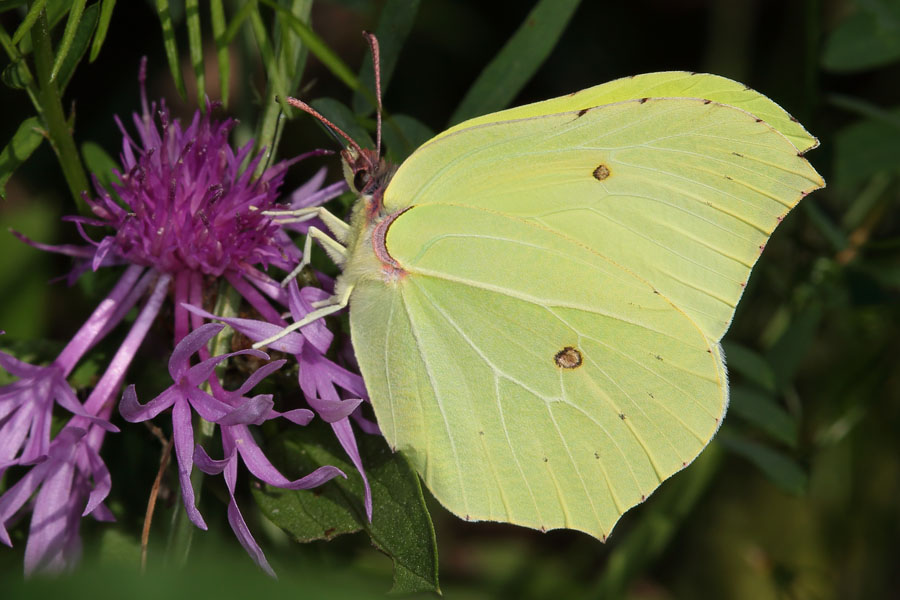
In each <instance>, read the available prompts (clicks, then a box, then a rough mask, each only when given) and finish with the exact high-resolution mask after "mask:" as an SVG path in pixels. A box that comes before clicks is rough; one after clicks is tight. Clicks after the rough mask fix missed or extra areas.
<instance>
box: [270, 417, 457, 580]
mask: <svg viewBox="0 0 900 600" xmlns="http://www.w3.org/2000/svg"><path fill="white" fill-rule="evenodd" d="M358 442H359V447H360V452H361V455H362V459H363V463H364V464H365V466H366V474H367V476H368V478H369V483H370V485H371V487H372V502H373V506H374V511H373V515H372V522H371V523H370V522H369V521H368V520H367V519H366V516H365V509H364V507H363V484H362V479H361V478H360V477H359V476H358V474H356V473H355V469H354V467H353V465H352V464H351V463H350V461H349V460H348V458H347V455H346V454H345V453H344V451H343V449H342V448H341V446H340V444H339V443H338V441H337V439H336V438H335V436H334V434H333V433H332V431H331V429H330V428H329V427H327V425H325V424H324V423H323V422H322V421H321V420H316V421H315V422H313V423H312V424H310V425H308V426H307V427H304V428H295V429H292V430H290V431H288V432H286V433H284V434H283V435H281V436H279V437H278V438H276V439H275V440H273V442H272V443H270V444H269V449H268V451H269V454H270V456H272V457H273V460H275V461H276V463H277V464H278V465H279V467H281V468H282V469H283V472H284V474H285V475H286V476H287V477H298V476H300V475H301V474H305V473H309V472H311V471H312V470H313V469H315V468H317V467H319V466H321V465H326V464H328V465H334V466H336V467H338V468H340V469H342V470H343V471H344V472H345V473H350V474H352V475H350V476H349V478H348V479H341V478H336V479H333V480H331V481H329V482H328V483H326V484H325V485H323V486H321V487H319V488H316V489H314V490H296V491H292V490H282V489H279V488H274V487H271V486H267V487H265V488H264V489H261V490H254V492H253V495H254V497H255V498H256V500H257V502H258V503H259V505H260V507H261V508H262V510H263V513H264V514H265V515H266V516H267V517H268V518H269V519H270V520H271V521H272V522H274V523H275V524H276V525H278V526H279V527H281V528H282V529H284V530H285V531H286V532H287V533H288V534H290V535H291V536H293V537H294V538H295V539H297V540H298V541H310V540H316V539H330V538H333V537H335V536H337V535H341V534H344V533H351V532H355V531H360V530H365V531H366V533H368V534H369V537H370V538H371V540H372V543H373V544H374V545H375V546H376V547H377V548H378V549H379V550H381V551H382V552H384V553H385V554H387V555H388V556H389V557H391V559H392V560H393V561H394V586H393V588H392V589H391V591H392V592H400V593H411V592H437V591H439V590H438V570H437V547H436V545H435V538H434V528H433V526H432V524H431V516H430V515H429V514H428V510H427V508H426V507H425V499H424V497H423V495H422V488H421V485H420V483H419V476H418V475H417V474H416V472H415V471H414V470H413V469H412V468H411V467H410V466H409V463H407V462H406V459H405V458H403V456H402V455H400V454H394V453H392V452H391V451H390V449H389V448H388V446H387V444H386V443H385V441H384V439H383V438H382V437H380V436H373V435H364V436H362V437H361V438H360V439H359V440H358Z"/></svg>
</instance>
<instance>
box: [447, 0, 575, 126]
mask: <svg viewBox="0 0 900 600" xmlns="http://www.w3.org/2000/svg"><path fill="white" fill-rule="evenodd" d="M579 4H580V0H540V1H539V2H538V3H537V4H536V5H535V7H534V8H533V9H531V12H529V13H528V16H526V17H525V21H524V22H523V23H522V24H521V25H520V26H519V28H518V29H517V30H516V32H515V33H514V34H513V36H512V37H511V38H509V40H508V41H507V42H506V44H505V45H504V46H503V48H502V49H501V50H500V52H498V53H497V56H495V57H494V59H493V60H492V61H491V62H490V63H489V64H488V65H487V66H486V67H485V68H484V71H482V72H481V75H479V76H478V79H476V80H475V83H474V84H472V87H471V88H470V89H469V91H468V92H467V93H466V96H465V98H463V100H462V102H460V104H459V107H458V108H457V109H456V111H455V112H454V113H453V116H452V117H450V125H455V124H457V123H459V122H460V121H464V120H466V119H469V118H472V117H477V116H479V115H483V114H487V113H490V112H494V111H498V110H500V109H503V108H506V107H507V106H509V103H510V102H512V101H513V99H514V98H515V97H516V95H517V94H518V93H519V92H520V91H521V90H522V88H523V87H524V86H525V84H526V83H528V81H529V80H530V79H531V77H532V76H533V75H534V73H535V72H536V71H537V70H538V68H539V67H540V66H541V65H542V64H544V61H545V60H546V59H547V57H548V56H550V52H551V51H552V50H553V48H554V46H556V42H557V41H559V38H560V37H561V36H562V34H563V31H564V30H565V28H566V26H567V25H568V24H569V20H570V19H571V18H572V15H573V14H574V13H575V9H576V8H578V5H579Z"/></svg>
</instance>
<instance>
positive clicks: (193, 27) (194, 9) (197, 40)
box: [184, 0, 206, 110]
mask: <svg viewBox="0 0 900 600" xmlns="http://www.w3.org/2000/svg"><path fill="white" fill-rule="evenodd" d="M184 12H185V15H186V16H187V30H188V51H189V52H190V55H191V68H192V69H193V71H194V80H195V81H196V82H197V106H199V107H200V110H205V109H206V72H205V70H204V67H203V34H202V33H201V32H200V7H199V6H198V4H197V0H185V3H184Z"/></svg>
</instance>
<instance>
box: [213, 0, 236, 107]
mask: <svg viewBox="0 0 900 600" xmlns="http://www.w3.org/2000/svg"><path fill="white" fill-rule="evenodd" d="M209 20H210V22H211V23H212V30H213V39H214V40H215V42H216V63H217V64H218V67H219V94H220V96H221V99H222V104H223V105H224V106H225V108H228V91H229V87H230V86H231V61H230V60H229V57H228V42H227V41H226V40H225V32H226V31H227V30H228V26H227V24H226V23H225V7H224V6H223V5H222V0H210V3H209Z"/></svg>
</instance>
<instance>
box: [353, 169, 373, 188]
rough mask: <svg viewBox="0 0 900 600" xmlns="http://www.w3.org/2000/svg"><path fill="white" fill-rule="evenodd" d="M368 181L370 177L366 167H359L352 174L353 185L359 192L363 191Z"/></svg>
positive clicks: (370, 179)
mask: <svg viewBox="0 0 900 600" xmlns="http://www.w3.org/2000/svg"><path fill="white" fill-rule="evenodd" d="M370 181H372V177H371V176H370V175H369V171H367V170H366V169H360V170H359V171H357V172H356V173H355V174H354V175H353V187H355V188H356V191H358V192H360V193H362V192H364V191H365V188H366V187H367V186H368V185H369V182H370Z"/></svg>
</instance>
